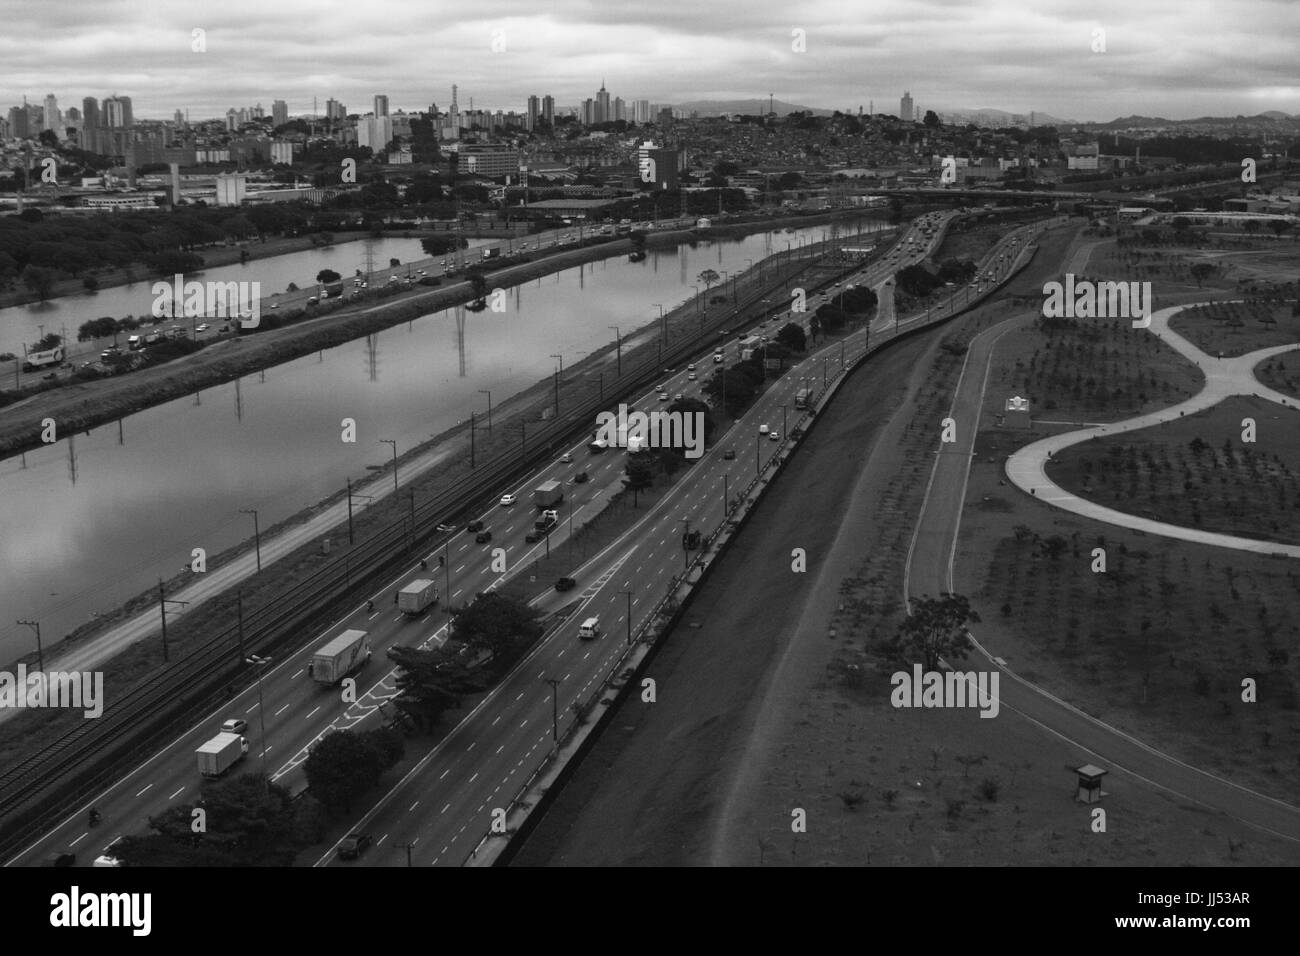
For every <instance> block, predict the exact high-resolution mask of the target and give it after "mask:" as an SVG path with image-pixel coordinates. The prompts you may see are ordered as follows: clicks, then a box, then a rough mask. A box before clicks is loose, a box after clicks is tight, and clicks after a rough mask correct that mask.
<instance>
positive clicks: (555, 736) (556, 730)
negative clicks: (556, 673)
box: [542, 677, 561, 744]
mask: <svg viewBox="0 0 1300 956" xmlns="http://www.w3.org/2000/svg"><path fill="white" fill-rule="evenodd" d="M542 680H544V681H546V683H548V684H550V685H551V740H553V741H554V742H555V743H557V744H558V743H559V742H560V705H559V703H558V695H559V688H560V683H561V679H560V678H556V677H543V678H542Z"/></svg>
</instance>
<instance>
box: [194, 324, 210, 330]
mask: <svg viewBox="0 0 1300 956" xmlns="http://www.w3.org/2000/svg"><path fill="white" fill-rule="evenodd" d="M210 328H212V326H210V325H208V323H206V322H204V323H203V324H202V325H198V326H196V327H195V329H194V331H195V332H206V331H207V330H208V329H210Z"/></svg>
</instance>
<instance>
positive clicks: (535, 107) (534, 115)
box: [527, 96, 542, 132]
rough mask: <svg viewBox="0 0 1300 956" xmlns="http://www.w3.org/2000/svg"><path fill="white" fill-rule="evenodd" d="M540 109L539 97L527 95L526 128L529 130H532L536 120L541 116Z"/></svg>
mask: <svg viewBox="0 0 1300 956" xmlns="http://www.w3.org/2000/svg"><path fill="white" fill-rule="evenodd" d="M541 111H542V101H541V99H539V98H538V97H536V96H530V97H528V127H527V128H528V131H529V132H532V130H533V129H534V128H535V127H536V126H537V120H538V119H539V118H540V116H541Z"/></svg>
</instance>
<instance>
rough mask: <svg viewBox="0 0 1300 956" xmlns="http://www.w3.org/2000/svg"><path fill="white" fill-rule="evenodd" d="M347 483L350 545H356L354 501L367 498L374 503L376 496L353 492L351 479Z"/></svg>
mask: <svg viewBox="0 0 1300 956" xmlns="http://www.w3.org/2000/svg"><path fill="white" fill-rule="evenodd" d="M347 482H348V544H356V543H357V542H356V536H355V535H354V534H353V530H352V499H353V498H365V499H366V500H367V501H374V500H375V498H374V495H363V494H359V493H358V492H355V491H353V490H352V479H351V478H349V479H347Z"/></svg>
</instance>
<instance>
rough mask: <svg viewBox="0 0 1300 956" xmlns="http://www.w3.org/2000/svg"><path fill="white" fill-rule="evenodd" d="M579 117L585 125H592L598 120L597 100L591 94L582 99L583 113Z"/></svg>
mask: <svg viewBox="0 0 1300 956" xmlns="http://www.w3.org/2000/svg"><path fill="white" fill-rule="evenodd" d="M579 118H580V119H581V120H582V125H583V126H590V125H591V124H593V123H594V122H596V101H595V100H593V99H592V98H591V97H590V96H589V97H587V98H586V99H585V100H583V101H582V115H581V117H579Z"/></svg>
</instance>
